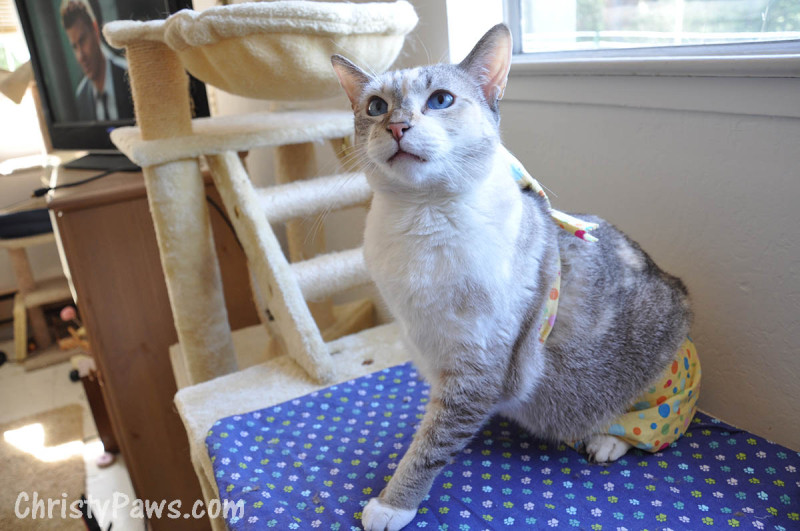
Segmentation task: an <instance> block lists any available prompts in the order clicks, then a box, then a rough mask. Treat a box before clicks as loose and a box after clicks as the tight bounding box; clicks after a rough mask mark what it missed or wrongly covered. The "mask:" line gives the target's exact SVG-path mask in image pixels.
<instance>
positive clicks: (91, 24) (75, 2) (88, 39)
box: [61, 0, 133, 121]
mask: <svg viewBox="0 0 800 531" xmlns="http://www.w3.org/2000/svg"><path fill="white" fill-rule="evenodd" d="M61 22H62V24H63V26H64V31H65V32H66V34H67V39H69V42H70V46H71V47H72V51H73V52H74V54H75V59H76V60H77V61H78V64H79V65H80V67H81V70H83V73H84V77H83V79H81V81H80V83H79V84H78V88H77V89H76V91H75V98H76V100H77V102H78V119H79V120H99V121H109V120H119V119H125V118H132V117H133V105H132V103H131V100H130V96H129V94H128V84H127V81H126V79H125V76H126V73H127V68H128V66H127V63H126V62H125V60H124V59H122V58H120V57H117V56H116V55H114V54H112V53H111V52H110V51H106V50H105V49H104V46H103V44H102V43H101V41H100V28H99V27H98V24H97V18H96V17H95V15H94V11H93V10H92V7H91V6H90V5H89V3H88V2H87V1H86V0H64V1H63V3H62V4H61Z"/></svg>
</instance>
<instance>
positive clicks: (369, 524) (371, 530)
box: [361, 498, 417, 531]
mask: <svg viewBox="0 0 800 531" xmlns="http://www.w3.org/2000/svg"><path fill="white" fill-rule="evenodd" d="M416 514H417V510H416V509H395V508H394V507H390V506H389V505H386V504H384V503H381V501H380V500H379V499H378V498H372V499H371V500H370V501H369V503H368V504H367V506H366V507H364V510H363V511H362V512H361V525H362V526H363V527H364V531H397V530H398V529H403V528H404V527H405V526H406V525H407V524H408V523H409V522H410V521H411V520H413V519H414V516H416Z"/></svg>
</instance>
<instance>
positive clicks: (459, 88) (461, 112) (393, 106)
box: [331, 24, 511, 193]
mask: <svg viewBox="0 0 800 531" xmlns="http://www.w3.org/2000/svg"><path fill="white" fill-rule="evenodd" d="M331 61H332V63H333V68H334V70H335V71H336V74H337V76H338V77H339V81H340V82H341V85H342V87H343V88H344V90H345V92H346V93H347V96H348V98H350V102H351V104H352V107H353V112H354V113H355V136H356V146H357V149H358V150H359V154H360V155H361V156H362V162H366V163H368V165H369V166H371V167H372V168H371V169H376V170H378V171H377V172H375V171H372V172H371V173H372V174H373V178H372V179H370V182H371V183H373V186H379V187H388V188H390V189H394V190H411V191H416V192H437V191H439V192H450V193H453V192H459V191H464V190H467V189H469V188H470V187H471V185H472V184H473V183H475V182H477V181H479V180H481V179H483V178H485V177H486V176H487V175H488V173H489V164H490V163H491V160H492V157H491V154H492V153H494V150H495V147H496V145H497V143H498V142H499V122H500V115H499V109H498V102H499V100H500V98H501V97H502V96H503V91H504V89H505V85H506V80H507V78H508V69H509V66H510V63H511V32H510V31H509V30H508V28H507V27H506V26H505V25H503V24H498V25H497V26H495V27H493V28H492V29H490V30H489V31H488V32H487V33H486V35H484V36H483V38H482V39H481V40H480V41H479V42H478V44H476V45H475V48H473V50H472V51H471V52H470V54H469V55H468V56H467V58H466V59H464V60H463V61H462V62H461V63H459V64H455V65H445V64H439V65H432V66H424V67H419V68H412V69H409V70H399V71H393V72H387V73H385V74H382V75H377V76H372V75H370V74H368V73H366V72H364V71H363V70H361V69H360V68H358V67H357V66H356V65H354V64H353V63H351V62H350V61H348V60H347V59H345V58H344V57H342V56H340V55H334V56H333V57H332V58H331Z"/></svg>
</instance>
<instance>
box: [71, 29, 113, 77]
mask: <svg viewBox="0 0 800 531" xmlns="http://www.w3.org/2000/svg"><path fill="white" fill-rule="evenodd" d="M66 32H67V38H68V39H69V42H70V45H71V46H72V51H73V52H74V53H75V59H77V60H78V64H79V65H81V69H82V70H83V73H84V74H86V77H88V78H89V79H91V80H92V81H99V78H100V76H101V75H102V72H103V62H104V61H105V59H104V57H103V52H102V51H101V50H100V35H99V34H98V31H97V26H96V25H94V24H92V25H89V24H87V23H86V22H85V21H83V20H76V21H75V23H74V24H73V25H72V26H70V27H69V28H67V29H66Z"/></svg>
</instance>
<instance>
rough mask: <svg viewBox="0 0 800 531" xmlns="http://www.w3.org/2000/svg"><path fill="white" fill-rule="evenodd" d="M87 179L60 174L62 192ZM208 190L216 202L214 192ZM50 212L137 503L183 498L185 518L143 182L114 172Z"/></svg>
mask: <svg viewBox="0 0 800 531" xmlns="http://www.w3.org/2000/svg"><path fill="white" fill-rule="evenodd" d="M94 173H96V172H92V171H79V170H62V171H61V173H60V178H59V183H60V184H63V183H66V182H74V181H77V180H79V179H82V178H85V177H88V176H91V175H93V174H94ZM207 190H208V196H209V198H210V199H211V200H214V198H215V197H217V196H216V191H215V190H214V189H213V186H212V185H211V184H208V185H207ZM216 203H217V204H219V205H221V204H222V203H221V201H219V200H217V201H216ZM49 206H50V209H51V210H53V211H54V212H55V215H56V220H57V226H58V231H59V234H60V238H61V241H62V244H63V250H64V255H65V256H66V260H67V263H68V265H69V269H70V273H71V276H72V280H73V283H74V286H75V291H76V293H77V297H78V301H77V302H78V307H79V308H80V311H81V314H82V316H83V319H84V324H85V325H86V328H87V331H88V334H89V340H90V343H91V346H92V355H93V356H94V358H95V362H96V364H97V367H98V371H99V373H100V377H101V382H102V385H103V387H102V389H103V397H104V400H105V402H106V406H107V409H108V412H109V414H110V416H111V421H112V425H113V427H114V431H115V433H116V435H117V439H118V441H119V444H120V448H121V451H122V454H123V456H124V459H125V463H126V465H127V467H128V470H129V472H130V476H131V480H132V483H133V487H134V490H135V491H136V496H137V497H138V498H140V499H149V500H162V499H163V500H168V501H169V500H176V499H180V500H181V501H182V504H181V506H182V507H183V508H184V510H190V509H191V507H192V504H193V503H194V502H195V501H196V500H202V499H203V497H202V495H201V492H200V487H199V484H198V482H197V478H196V476H195V473H194V469H193V467H192V465H191V462H190V458H189V446H188V442H187V439H186V433H185V431H184V428H183V424H182V423H181V420H180V418H179V417H178V414H177V412H176V411H175V408H174V406H173V402H172V398H173V396H174V394H175V392H176V385H175V380H174V377H173V373H172V368H171V366H170V360H169V353H168V349H169V346H170V345H172V344H174V343H176V342H177V336H176V332H175V329H174V326H173V320H172V312H171V310H170V306H169V300H168V297H167V288H166V285H165V283H164V277H163V273H162V270H161V262H160V260H159V254H158V247H157V245H156V236H155V232H154V229H153V225H152V221H151V218H150V213H149V208H148V204H147V197H146V195H145V189H144V181H143V177H142V175H141V174H140V173H114V174H111V175H109V176H107V177H104V178H102V179H99V180H97V181H94V182H91V183H87V184H85V185H81V186H77V187H74V188H65V189H63V190H58V191H56V192H55V195H54V197H53V199H52V200H51V202H50V204H49ZM209 212H210V216H211V220H212V227H213V231H214V240H215V242H216V247H217V253H218V255H219V257H220V267H221V271H222V277H223V284H224V286H225V298H226V303H227V307H228V316H229V320H230V323H231V327H232V328H233V329H238V328H242V327H244V326H249V325H252V324H256V323H257V322H258V316H257V313H256V310H255V307H254V305H253V301H252V297H251V295H250V288H249V275H248V272H247V268H246V265H245V259H244V255H243V253H242V251H241V248H240V247H239V245H238V243H237V241H236V238H235V236H234V235H233V233H232V232H231V230H230V228H229V227H228V225H227V224H226V223H225V221H224V219H223V217H222V215H221V214H220V213H219V212H218V211H217V210H216V209H215V208H209ZM150 525H151V527H150V528H151V529H156V530H161V529H170V530H172V529H192V530H195V529H203V528H207V527H208V522H207V521H198V520H193V519H187V520H183V519H178V520H168V519H166V518H165V519H163V520H161V521H152V522H150Z"/></svg>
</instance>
